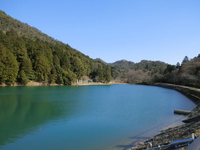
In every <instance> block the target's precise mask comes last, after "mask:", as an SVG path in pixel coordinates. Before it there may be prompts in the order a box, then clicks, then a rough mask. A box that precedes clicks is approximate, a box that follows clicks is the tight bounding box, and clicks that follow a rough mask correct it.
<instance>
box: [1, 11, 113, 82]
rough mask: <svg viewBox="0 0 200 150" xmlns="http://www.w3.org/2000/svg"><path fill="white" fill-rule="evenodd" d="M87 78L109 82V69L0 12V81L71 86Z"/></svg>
mask: <svg viewBox="0 0 200 150" xmlns="http://www.w3.org/2000/svg"><path fill="white" fill-rule="evenodd" d="M88 78H91V79H93V80H95V81H99V82H109V81H110V80H111V69H110V67H109V66H108V65H106V64H104V63H101V62H97V61H94V60H93V59H91V58H89V57H88V56H86V55H84V54H82V53H80V52H79V51H78V50H76V49H73V48H72V47H70V46H69V45H68V44H64V43H62V42H59V41H57V40H54V39H53V38H51V37H49V36H48V35H46V34H44V33H42V32H40V31H39V30H37V29H35V28H32V27H30V26H29V25H27V24H24V23H21V22H20V21H18V20H16V19H13V18H12V17H10V16H8V15H6V13H4V12H3V11H0V84H7V85H11V84H14V83H15V82H18V83H19V84H24V85H25V84H27V83H28V82H29V81H37V82H42V83H44V84H55V83H56V84H66V85H70V84H72V83H75V82H77V80H88Z"/></svg>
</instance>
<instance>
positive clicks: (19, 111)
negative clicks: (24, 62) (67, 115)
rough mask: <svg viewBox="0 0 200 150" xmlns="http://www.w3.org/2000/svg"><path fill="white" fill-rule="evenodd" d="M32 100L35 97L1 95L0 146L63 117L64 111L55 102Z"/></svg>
mask: <svg viewBox="0 0 200 150" xmlns="http://www.w3.org/2000/svg"><path fill="white" fill-rule="evenodd" d="M32 99H33V95H0V145H5V144H6V143H8V142H12V141H13V140H15V139H17V138H19V137H20V136H24V135H25V134H27V133H30V132H32V131H34V130H35V129H37V128H38V126H39V125H42V124H44V123H46V122H48V121H50V120H55V119H58V118H60V117H61V116H62V115H63V110H62V109H59V107H58V106H56V105H58V104H55V102H53V101H39V100H38V101H34V100H32ZM65 111H66V109H65Z"/></svg>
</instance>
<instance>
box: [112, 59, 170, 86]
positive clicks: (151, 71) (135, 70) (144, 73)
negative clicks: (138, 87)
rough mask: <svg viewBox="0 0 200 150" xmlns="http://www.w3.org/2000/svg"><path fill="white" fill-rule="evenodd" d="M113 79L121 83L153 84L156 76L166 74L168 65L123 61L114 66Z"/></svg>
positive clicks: (158, 62)
mask: <svg viewBox="0 0 200 150" xmlns="http://www.w3.org/2000/svg"><path fill="white" fill-rule="evenodd" d="M109 65H111V66H112V69H111V70H112V72H114V73H113V78H115V79H116V80H120V81H121V82H126V83H134V84H151V83H152V82H154V78H155V76H160V75H162V74H163V73H164V70H165V69H166V67H167V64H166V63H164V62H160V61H148V60H142V61H141V62H139V63H134V62H131V61H126V60H121V61H116V62H114V63H112V64H109Z"/></svg>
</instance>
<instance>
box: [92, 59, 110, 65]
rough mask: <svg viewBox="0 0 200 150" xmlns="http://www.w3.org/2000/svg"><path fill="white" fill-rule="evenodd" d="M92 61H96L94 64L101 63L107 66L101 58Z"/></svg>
mask: <svg viewBox="0 0 200 150" xmlns="http://www.w3.org/2000/svg"><path fill="white" fill-rule="evenodd" d="M94 61H96V62H101V63H103V64H105V65H107V64H108V63H107V62H105V61H103V60H102V59H101V58H96V59H94Z"/></svg>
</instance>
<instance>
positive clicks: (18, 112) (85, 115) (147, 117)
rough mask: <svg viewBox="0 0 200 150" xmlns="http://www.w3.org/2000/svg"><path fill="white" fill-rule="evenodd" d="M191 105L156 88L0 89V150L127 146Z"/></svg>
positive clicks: (94, 149)
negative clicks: (175, 112)
mask: <svg viewBox="0 0 200 150" xmlns="http://www.w3.org/2000/svg"><path fill="white" fill-rule="evenodd" d="M194 107H195V104H194V103H193V102H192V101H190V100H189V99H188V98H187V97H185V96H184V95H182V94H180V93H179V92H177V91H173V90H170V89H164V88H160V87H155V86H142V85H128V84H127V85H126V84H122V85H120V84H119V85H94V86H34V87H25V86H19V87H0V149H1V150H114V149H116V150H125V149H128V148H130V147H132V146H133V145H134V142H136V141H138V140H144V139H147V138H149V137H150V136H152V135H153V134H155V133H158V132H159V131H160V130H161V129H163V128H165V127H167V126H168V125H170V124H172V123H176V122H180V121H181V120H182V119H184V116H181V115H175V114H174V113H173V111H174V109H186V110H192V109H193V108H194Z"/></svg>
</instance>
